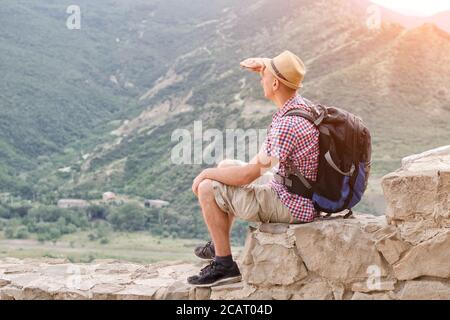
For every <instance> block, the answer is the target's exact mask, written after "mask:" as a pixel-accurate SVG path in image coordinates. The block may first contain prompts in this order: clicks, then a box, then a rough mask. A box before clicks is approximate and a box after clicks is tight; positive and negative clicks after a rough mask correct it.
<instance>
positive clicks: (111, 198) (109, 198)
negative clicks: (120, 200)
mask: <svg viewBox="0 0 450 320" xmlns="http://www.w3.org/2000/svg"><path fill="white" fill-rule="evenodd" d="M102 198H103V201H114V200H116V194H115V193H114V192H110V191H108V192H105V193H104V194H103V196H102Z"/></svg>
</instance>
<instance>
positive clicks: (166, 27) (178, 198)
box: [0, 0, 450, 225]
mask: <svg viewBox="0 0 450 320" xmlns="http://www.w3.org/2000/svg"><path fill="white" fill-rule="evenodd" d="M43 2H45V3H43ZM70 4H71V3H70V2H69V1H56V0H53V1H48V0H47V1H41V2H40V3H39V4H36V3H35V2H33V1H31V0H16V1H12V0H6V1H4V3H2V10H1V12H0V15H1V17H0V19H1V21H2V22H3V24H2V25H3V28H2V29H1V30H0V49H1V52H2V59H1V60H0V70H2V72H3V74H4V77H2V79H1V80H0V95H1V99H0V112H1V117H0V126H1V129H2V130H0V145H1V146H2V148H1V149H0V150H1V151H0V152H1V153H0V168H1V169H0V181H1V183H0V190H1V191H5V192H6V191H8V192H13V193H15V194H18V195H21V196H22V197H29V198H30V197H35V198H36V199H37V200H40V201H43V202H49V201H55V200H56V199H57V198H59V197H83V198H98V197H99V196H100V195H101V193H102V192H104V191H115V192H117V193H119V194H127V195H130V196H139V197H143V198H155V199H163V200H167V201H169V202H170V203H171V205H170V207H169V208H167V209H166V211H167V212H166V213H167V214H169V215H173V216H176V217H177V219H178V220H177V221H179V223H188V222H189V221H194V223H196V224H199V225H201V224H202V222H201V219H200V215H199V213H198V207H197V204H196V201H195V197H194V196H193V195H192V192H191V190H190V185H191V182H192V179H193V178H194V177H195V176H196V174H197V173H198V172H199V171H200V169H201V166H199V165H175V164H173V163H172V161H171V158H170V157H171V149H172V148H173V146H174V145H175V144H176V142H172V141H171V134H172V132H173V131H174V130H176V129H179V128H186V129H189V130H190V131H192V130H193V123H194V121H198V120H202V121H203V129H204V130H206V129H209V128H217V129H220V130H223V129H225V128H242V129H247V128H258V129H259V128H260V129H264V128H266V127H267V124H268V123H269V122H270V118H271V113H272V112H274V111H275V109H274V107H272V106H270V104H268V103H267V102H265V101H264V100H263V95H262V90H261V89H260V85H259V79H258V76H257V75H254V74H249V73H246V72H244V71H242V70H241V69H240V68H239V61H241V60H242V59H244V58H247V57H251V56H269V57H270V56H274V55H276V54H278V53H280V52H281V51H283V50H285V49H289V50H291V51H293V52H296V53H298V54H299V55H300V56H301V57H302V58H303V59H304V61H305V63H306V65H307V68H308V74H307V78H306V82H305V84H304V90H303V91H302V92H301V93H302V94H303V95H305V96H306V97H308V98H310V99H312V100H315V101H320V102H323V103H326V104H333V105H336V106H341V107H343V108H346V109H348V110H350V111H352V112H355V113H356V114H358V115H360V116H361V117H362V118H363V119H364V120H365V122H366V123H367V124H368V126H369V128H370V129H371V131H372V135H373V143H374V146H373V147H374V150H373V175H372V180H371V184H370V188H369V191H368V194H367V197H366V199H365V202H364V203H363V204H362V206H361V207H360V209H361V210H367V211H371V212H379V211H380V210H383V209H382V208H383V203H382V198H381V195H380V194H381V193H380V192H381V191H380V189H379V184H378V180H379V178H380V177H381V176H382V175H384V174H385V173H387V172H389V171H392V170H394V169H395V168H396V167H398V165H399V160H400V159H401V157H403V156H405V155H409V154H411V153H415V152H419V151H422V150H425V149H429V148H432V147H436V146H439V145H443V144H448V141H449V138H450V130H448V128H449V126H448V123H449V121H450V87H449V83H450V54H449V53H450V35H449V34H447V33H445V32H444V31H442V30H440V29H438V28H437V27H435V26H434V25H432V24H427V25H423V26H420V27H418V28H415V29H405V28H404V27H402V26H400V25H397V24H392V23H383V24H382V25H381V27H380V28H377V29H369V28H368V27H367V25H366V21H367V13H366V5H368V3H367V2H364V1H356V0H331V1H330V0H326V1H325V0H319V1H306V0H285V1H277V2H275V1H269V0H259V1H256V0H255V1H252V2H246V3H245V4H243V3H242V1H235V0H226V1H225V0H223V1H222V0H209V1H206V0H193V1H189V2H187V1H156V0H145V1H144V0H126V1H117V0H116V1H113V0H98V1H95V2H92V1H87V0H83V1H78V4H79V5H80V8H81V17H82V20H81V30H68V29H67V28H66V26H65V21H66V19H67V17H68V14H66V12H65V10H66V8H67V6H69V5H70ZM55 191H56V193H55Z"/></svg>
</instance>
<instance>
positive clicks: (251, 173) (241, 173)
mask: <svg viewBox="0 0 450 320" xmlns="http://www.w3.org/2000/svg"><path fill="white" fill-rule="evenodd" d="M204 174H205V178H206V179H210V180H215V181H219V182H221V183H223V184H226V185H229V186H237V187H239V186H243V185H246V184H249V183H252V182H253V181H255V180H256V179H257V178H258V177H260V176H261V173H260V170H259V168H258V166H256V165H252V164H248V165H245V166H242V167H241V166H236V167H226V168H211V169H206V170H205V171H204Z"/></svg>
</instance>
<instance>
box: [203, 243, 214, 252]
mask: <svg viewBox="0 0 450 320" xmlns="http://www.w3.org/2000/svg"><path fill="white" fill-rule="evenodd" d="M211 244H212V241H208V242H207V243H206V244H205V246H204V247H203V249H202V254H203V255H206V250H207V249H210V248H211Z"/></svg>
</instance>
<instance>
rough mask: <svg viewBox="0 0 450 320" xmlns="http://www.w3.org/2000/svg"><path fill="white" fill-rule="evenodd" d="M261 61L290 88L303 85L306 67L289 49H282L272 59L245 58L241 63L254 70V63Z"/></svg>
mask: <svg viewBox="0 0 450 320" xmlns="http://www.w3.org/2000/svg"><path fill="white" fill-rule="evenodd" d="M261 63H263V64H264V65H265V66H266V68H267V70H269V71H270V72H271V73H272V74H273V75H274V77H275V78H277V79H278V80H279V81H280V82H281V83H283V84H285V85H286V86H288V87H289V88H291V89H299V88H302V87H303V84H302V82H303V79H304V78H305V74H306V69H305V64H304V63H303V61H302V60H301V59H300V58H299V57H298V56H296V55H295V54H293V53H292V52H290V51H287V50H286V51H284V52H283V53H281V54H280V55H278V56H276V57H275V58H273V59H268V58H254V59H247V60H245V61H244V62H243V63H241V65H242V66H243V67H245V68H249V69H252V70H254V71H255V67H254V66H255V64H261Z"/></svg>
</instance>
